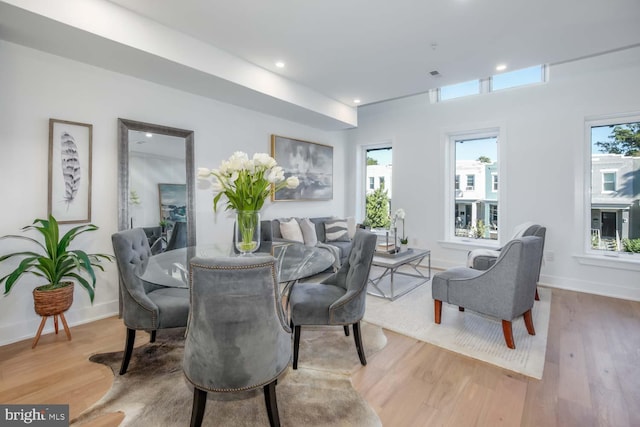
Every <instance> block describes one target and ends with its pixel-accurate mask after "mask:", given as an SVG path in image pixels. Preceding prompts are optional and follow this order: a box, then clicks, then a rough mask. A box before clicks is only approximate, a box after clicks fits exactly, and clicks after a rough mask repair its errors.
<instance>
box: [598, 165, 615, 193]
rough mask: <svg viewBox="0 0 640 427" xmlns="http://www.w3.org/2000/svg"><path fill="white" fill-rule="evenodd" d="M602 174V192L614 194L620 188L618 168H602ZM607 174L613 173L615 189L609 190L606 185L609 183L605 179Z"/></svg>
mask: <svg viewBox="0 0 640 427" xmlns="http://www.w3.org/2000/svg"><path fill="white" fill-rule="evenodd" d="M600 174H601V175H602V189H601V191H602V194H613V193H615V192H616V191H617V190H618V170H617V169H601V170H600ZM605 175H613V190H607V189H606V188H605V185H606V184H608V183H609V181H606V180H605V179H604V177H605Z"/></svg>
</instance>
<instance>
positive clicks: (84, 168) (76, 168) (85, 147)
mask: <svg viewBox="0 0 640 427" xmlns="http://www.w3.org/2000/svg"><path fill="white" fill-rule="evenodd" d="M92 133H93V125H89V124H86V123H77V122H69V121H66V120H56V119H49V204H48V213H49V215H53V216H54V217H55V218H56V220H58V222H59V223H61V224H73V223H83V222H90V221H91V144H92Z"/></svg>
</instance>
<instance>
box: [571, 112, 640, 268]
mask: <svg viewBox="0 0 640 427" xmlns="http://www.w3.org/2000/svg"><path fill="white" fill-rule="evenodd" d="M632 122H640V112H630V113H620V114H607V115H600V116H588V117H585V121H584V144H583V150H584V155H583V157H582V160H580V156H576V162H581V164H580V165H579V167H577V168H576V170H580V169H582V171H583V173H582V176H580V174H576V183H575V189H576V192H575V194H576V197H577V198H578V200H576V206H582V210H583V215H582V224H580V231H579V232H580V233H581V234H582V236H583V237H582V251H581V253H578V254H576V255H574V257H575V258H576V259H577V260H578V262H580V263H581V264H585V265H594V266H600V267H609V268H615V269H622V270H634V271H640V255H639V254H629V253H626V252H606V253H604V252H602V251H598V250H594V249H591V128H592V127H596V126H608V125H615V124H619V123H632ZM580 198H582V200H580Z"/></svg>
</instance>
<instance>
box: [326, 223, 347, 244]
mask: <svg viewBox="0 0 640 427" xmlns="http://www.w3.org/2000/svg"><path fill="white" fill-rule="evenodd" d="M324 233H325V235H326V240H325V241H327V242H349V241H350V239H349V228H348V227H347V221H346V220H344V219H336V220H332V221H326V222H325V223H324Z"/></svg>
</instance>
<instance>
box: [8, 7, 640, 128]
mask: <svg viewBox="0 0 640 427" xmlns="http://www.w3.org/2000/svg"><path fill="white" fill-rule="evenodd" d="M638 18H640V0H606V1H603V0H537V1H531V0H439V1H434V0H431V1H427V0H394V1H390V0H316V1H310V0H298V1H296V0H271V1H265V0H234V1H221V0H218V1H215V0H181V1H179V2H177V1H157V0H110V1H106V0H64V1H62V0H57V1H54V2H42V1H40V0H0V38H2V39H5V40H8V41H11V42H14V43H18V44H23V45H26V46H30V47H34V48H36V49H40V50H43V51H47V52H51V53H53V54H56V55H61V56H66V57H69V58H72V59H75V60H79V61H83V62H87V63H90V64H93V65H97V66H99V67H102V68H106V69H109V70H113V71H117V72H120V73H124V74H129V75H132V76H135V77H139V78H144V79H147V80H150V81H155V82H157V83H160V84H163V85H167V86H170V87H174V88H178V89H181V90H184V91H187V92H192V93H197V94H198V95H201V96H207V97H211V98H215V99H218V100H221V101H223V102H229V103H232V104H236V105H240V106H243V107H246V108H251V109H254V110H256V111H261V112H265V113H267V114H270V115H274V116H279V117H284V118H286V119H288V120H294V121H298V122H300V123H305V124H308V125H311V126H315V127H318V128H323V129H329V130H331V129H344V128H349V127H354V126H357V106H358V105H359V106H362V105H367V104H371V103H377V102H381V101H385V100H389V99H395V98H400V97H405V96H409V95H414V94H419V93H424V92H426V91H428V90H429V89H432V88H436V87H440V86H443V85H447V84H452V83H458V82H463V81H467V80H472V79H477V78H486V77H488V76H490V75H492V74H495V73H496V71H495V67H496V66H497V65H498V64H506V65H507V67H508V68H507V71H509V70H516V69H520V68H525V67H528V66H532V65H538V64H551V65H553V64H558V63H562V62H566V61H572V60H576V59H580V58H584V57H589V56H594V55H599V54H602V53H606V52H611V51H616V50H621V49H625V48H629V47H633V46H637V45H639V44H640V25H638V24H637V21H638ZM278 60H281V61H284V62H285V63H286V66H285V67H284V68H277V67H276V66H275V62H276V61H278ZM434 70H436V71H438V72H439V76H438V77H433V76H431V74H430V72H431V71H434ZM354 99H360V100H361V103H359V104H356V103H354Z"/></svg>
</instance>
